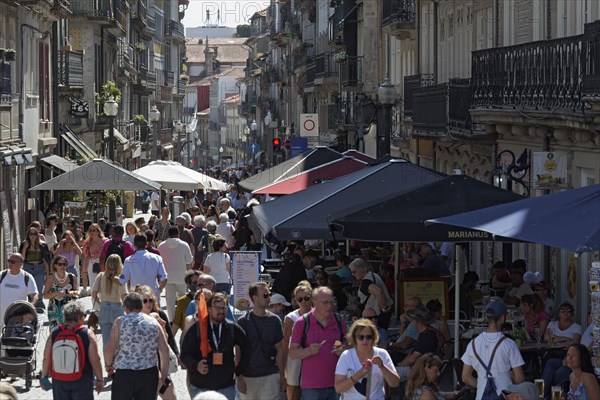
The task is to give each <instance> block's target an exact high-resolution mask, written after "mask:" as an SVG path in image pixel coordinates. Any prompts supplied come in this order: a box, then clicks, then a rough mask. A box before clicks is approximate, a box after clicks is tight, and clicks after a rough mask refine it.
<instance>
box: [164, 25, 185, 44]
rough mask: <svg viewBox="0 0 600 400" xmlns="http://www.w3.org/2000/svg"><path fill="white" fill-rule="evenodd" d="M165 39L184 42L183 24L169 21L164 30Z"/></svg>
mask: <svg viewBox="0 0 600 400" xmlns="http://www.w3.org/2000/svg"><path fill="white" fill-rule="evenodd" d="M166 36H167V38H171V39H172V40H175V41H179V42H184V41H185V30H184V28H183V24H182V23H181V22H178V21H172V20H171V21H169V24H168V25H167V29H166Z"/></svg>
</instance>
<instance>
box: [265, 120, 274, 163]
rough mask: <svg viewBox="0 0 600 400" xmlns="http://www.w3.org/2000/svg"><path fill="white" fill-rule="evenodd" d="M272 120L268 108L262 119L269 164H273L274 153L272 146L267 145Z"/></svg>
mask: <svg viewBox="0 0 600 400" xmlns="http://www.w3.org/2000/svg"><path fill="white" fill-rule="evenodd" d="M272 121H273V117H272V116H271V110H269V111H268V112H267V115H266V116H265V119H264V122H265V126H266V128H267V140H266V141H265V142H264V143H267V151H268V155H269V157H268V158H267V164H268V163H269V162H270V163H272V164H271V165H275V163H274V160H273V158H274V157H275V153H274V152H273V146H269V145H268V143H270V142H271V141H272V138H271V131H270V129H269V127H270V126H271V122H272ZM268 166H269V165H266V167H268Z"/></svg>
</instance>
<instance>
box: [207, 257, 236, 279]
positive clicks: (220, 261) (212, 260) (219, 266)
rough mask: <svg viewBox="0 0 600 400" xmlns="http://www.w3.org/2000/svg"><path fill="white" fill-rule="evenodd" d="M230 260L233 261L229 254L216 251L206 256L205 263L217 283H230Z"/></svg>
mask: <svg viewBox="0 0 600 400" xmlns="http://www.w3.org/2000/svg"><path fill="white" fill-rule="evenodd" d="M228 262H231V259H230V258H229V254H227V253H223V252H221V251H216V252H214V253H210V254H209V255H208V257H206V260H205V261H204V265H206V266H208V267H209V268H210V271H209V272H208V273H209V274H210V275H211V276H212V277H213V278H215V282H216V283H229V272H227V263H228Z"/></svg>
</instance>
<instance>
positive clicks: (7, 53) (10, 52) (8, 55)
mask: <svg viewBox="0 0 600 400" xmlns="http://www.w3.org/2000/svg"><path fill="white" fill-rule="evenodd" d="M16 58H17V52H16V51H15V49H4V60H5V61H15V59H16Z"/></svg>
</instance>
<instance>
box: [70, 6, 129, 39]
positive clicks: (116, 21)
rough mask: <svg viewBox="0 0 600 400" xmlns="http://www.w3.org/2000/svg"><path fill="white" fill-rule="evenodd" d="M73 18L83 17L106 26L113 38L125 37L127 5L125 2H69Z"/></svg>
mask: <svg viewBox="0 0 600 400" xmlns="http://www.w3.org/2000/svg"><path fill="white" fill-rule="evenodd" d="M71 9H72V11H73V16H74V17H84V18H87V19H89V20H92V21H95V22H98V23H100V24H102V25H106V29H107V30H108V31H109V32H110V33H112V34H113V35H115V36H118V37H122V36H125V33H126V32H127V3H126V1H125V0H112V1H108V0H103V1H90V0H71Z"/></svg>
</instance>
